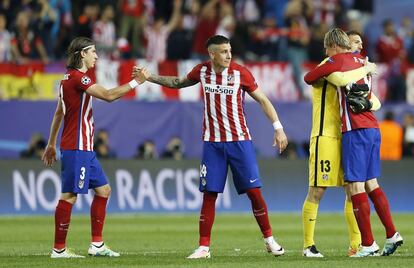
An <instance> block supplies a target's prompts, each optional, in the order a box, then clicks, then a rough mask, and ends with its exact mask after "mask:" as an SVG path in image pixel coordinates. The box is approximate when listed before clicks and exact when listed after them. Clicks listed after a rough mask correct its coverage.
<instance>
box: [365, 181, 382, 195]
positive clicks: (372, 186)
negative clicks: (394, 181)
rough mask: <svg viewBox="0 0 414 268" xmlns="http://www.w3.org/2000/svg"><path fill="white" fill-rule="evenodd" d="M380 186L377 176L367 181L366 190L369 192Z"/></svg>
mask: <svg viewBox="0 0 414 268" xmlns="http://www.w3.org/2000/svg"><path fill="white" fill-rule="evenodd" d="M378 187H379V184H378V181H377V179H376V178H374V179H371V180H368V181H367V182H366V183H365V191H366V192H367V193H370V192H372V191H374V190H375V189H377V188H378Z"/></svg>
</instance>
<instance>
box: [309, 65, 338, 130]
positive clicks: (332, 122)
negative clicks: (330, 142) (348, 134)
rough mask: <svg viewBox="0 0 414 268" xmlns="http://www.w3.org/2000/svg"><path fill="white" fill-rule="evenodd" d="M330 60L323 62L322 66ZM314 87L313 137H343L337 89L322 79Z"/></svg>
mask: <svg viewBox="0 0 414 268" xmlns="http://www.w3.org/2000/svg"><path fill="white" fill-rule="evenodd" d="M328 59H329V58H326V59H325V60H323V61H322V62H321V64H322V63H324V62H326V61H327V60H328ZM312 87H313V88H312V131H311V137H316V136H328V137H335V138H340V137H342V133H341V119H340V117H339V100H338V93H337V87H336V86H335V85H334V84H331V83H329V82H328V81H327V80H325V79H321V80H320V81H318V82H317V83H316V84H314V85H313V86H312Z"/></svg>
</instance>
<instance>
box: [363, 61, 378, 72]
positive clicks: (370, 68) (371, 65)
mask: <svg viewBox="0 0 414 268" xmlns="http://www.w3.org/2000/svg"><path fill="white" fill-rule="evenodd" d="M364 66H365V68H366V69H367V70H368V73H369V74H371V75H375V74H377V65H376V64H375V63H373V62H370V61H369V59H368V57H366V58H365V60H364Z"/></svg>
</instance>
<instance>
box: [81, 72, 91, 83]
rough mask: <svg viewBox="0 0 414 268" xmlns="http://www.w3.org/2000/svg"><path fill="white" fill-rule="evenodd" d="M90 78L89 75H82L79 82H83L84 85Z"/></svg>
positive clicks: (89, 81)
mask: <svg viewBox="0 0 414 268" xmlns="http://www.w3.org/2000/svg"><path fill="white" fill-rule="evenodd" d="M91 82H92V81H91V79H90V78H89V77H87V76H86V75H84V76H82V78H81V83H82V84H84V85H85V86H87V85H89V84H90V83H91Z"/></svg>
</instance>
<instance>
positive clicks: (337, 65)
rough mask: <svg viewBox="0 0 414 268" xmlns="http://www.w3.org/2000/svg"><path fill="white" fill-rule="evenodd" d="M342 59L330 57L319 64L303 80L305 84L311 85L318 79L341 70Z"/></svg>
mask: <svg viewBox="0 0 414 268" xmlns="http://www.w3.org/2000/svg"><path fill="white" fill-rule="evenodd" d="M342 61H343V59H342V58H341V57H335V56H333V57H330V58H328V59H325V60H324V61H323V62H321V63H320V64H319V65H318V66H317V67H316V68H315V69H313V70H311V71H309V72H308V73H307V74H306V75H305V77H304V80H305V82H306V84H308V85H313V84H315V83H316V82H317V81H318V80H319V79H321V78H323V77H325V76H328V75H330V74H331V73H334V72H337V71H339V70H341V66H342Z"/></svg>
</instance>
